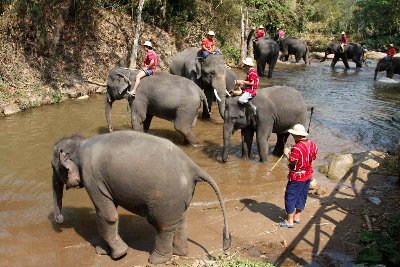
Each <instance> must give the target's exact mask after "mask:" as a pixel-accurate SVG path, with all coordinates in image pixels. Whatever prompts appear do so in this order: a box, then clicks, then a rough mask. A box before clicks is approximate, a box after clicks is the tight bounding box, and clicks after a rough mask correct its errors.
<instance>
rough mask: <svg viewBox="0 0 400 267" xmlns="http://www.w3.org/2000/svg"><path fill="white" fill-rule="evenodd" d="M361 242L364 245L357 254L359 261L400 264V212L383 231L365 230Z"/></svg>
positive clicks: (389, 221)
mask: <svg viewBox="0 0 400 267" xmlns="http://www.w3.org/2000/svg"><path fill="white" fill-rule="evenodd" d="M359 243H360V244H361V245H363V246H364V249H363V250H361V251H360V253H359V254H358V256H357V262H358V263H364V264H384V265H385V266H399V265H400V250H399V246H400V214H397V215H396V216H394V217H393V218H391V219H390V220H388V222H387V224H386V225H385V230H384V231H383V232H380V233H377V232H363V233H362V234H361V237H360V240H359Z"/></svg>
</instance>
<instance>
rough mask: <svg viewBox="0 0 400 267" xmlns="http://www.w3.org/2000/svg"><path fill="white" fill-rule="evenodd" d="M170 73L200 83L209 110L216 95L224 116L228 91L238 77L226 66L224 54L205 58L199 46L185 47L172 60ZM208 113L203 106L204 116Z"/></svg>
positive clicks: (232, 87) (220, 110) (219, 108)
mask: <svg viewBox="0 0 400 267" xmlns="http://www.w3.org/2000/svg"><path fill="white" fill-rule="evenodd" d="M170 73H172V74H174V75H179V76H182V77H186V78H188V79H190V80H192V81H194V82H195V83H196V84H197V85H199V86H200V87H201V88H202V89H203V90H204V93H205V95H206V97H207V103H208V111H209V112H211V106H212V100H213V99H214V96H215V98H216V100H217V103H218V110H219V113H220V115H221V117H223V115H224V108H225V98H226V93H227V91H228V92H229V91H232V90H233V89H234V87H235V80H237V79H238V78H237V76H236V74H235V73H234V72H233V71H231V70H230V69H227V68H226V66H225V61H224V56H223V55H217V54H211V55H209V56H208V57H207V58H206V59H203V58H202V57H201V52H200V50H199V48H196V47H192V48H188V49H185V50H183V51H182V52H180V53H178V54H177V55H176V56H175V58H174V60H173V61H172V62H171V65H170ZM208 114H209V113H207V112H205V110H204V106H203V117H207V116H208Z"/></svg>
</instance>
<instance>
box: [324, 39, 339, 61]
mask: <svg viewBox="0 0 400 267" xmlns="http://www.w3.org/2000/svg"><path fill="white" fill-rule="evenodd" d="M337 53H340V45H339V44H337V43H334V42H329V44H328V47H327V48H326V49H325V56H324V58H323V59H321V62H324V61H325V60H326V59H327V58H328V55H329V54H337Z"/></svg>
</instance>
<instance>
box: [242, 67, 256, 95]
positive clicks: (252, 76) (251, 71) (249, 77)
mask: <svg viewBox="0 0 400 267" xmlns="http://www.w3.org/2000/svg"><path fill="white" fill-rule="evenodd" d="M245 81H246V82H253V81H254V85H253V86H248V87H246V88H244V89H243V92H249V93H250V94H251V95H252V96H253V97H255V96H256V90H257V88H258V74H257V70H256V69H255V68H250V69H249V72H247V75H246V80H245Z"/></svg>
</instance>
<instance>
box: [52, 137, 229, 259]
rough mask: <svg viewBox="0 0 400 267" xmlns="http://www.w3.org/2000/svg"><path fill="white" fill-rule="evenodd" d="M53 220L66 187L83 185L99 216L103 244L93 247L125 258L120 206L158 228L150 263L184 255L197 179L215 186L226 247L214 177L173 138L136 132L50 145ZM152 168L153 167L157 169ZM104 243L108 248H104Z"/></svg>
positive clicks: (59, 215) (59, 218) (59, 220)
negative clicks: (119, 232)
mask: <svg viewBox="0 0 400 267" xmlns="http://www.w3.org/2000/svg"><path fill="white" fill-rule="evenodd" d="M51 164H52V168H53V196H54V218H55V221H56V222H57V223H59V224H61V223H63V221H64V218H63V215H62V213H61V212H62V197H63V189H64V185H66V188H67V189H68V188H71V187H78V186H80V187H85V189H86V191H87V192H88V194H89V196H90V199H91V200H92V202H93V204H94V206H95V208H96V214H97V222H98V228H99V233H100V236H101V238H102V241H105V243H106V244H104V243H103V244H102V245H101V246H100V247H97V248H96V250H97V252H98V253H101V254H110V253H111V257H112V258H113V259H119V258H121V257H123V256H124V255H125V254H126V253H127V251H128V246H127V245H126V243H125V242H124V241H123V240H122V239H121V237H120V236H119V234H118V212H117V207H118V206H121V207H123V208H125V209H127V210H128V211H130V212H133V213H135V214H137V215H140V216H143V217H146V219H147V221H148V222H149V223H150V224H152V225H153V226H154V227H155V228H156V230H157V233H156V238H155V249H154V250H153V252H152V253H151V255H150V258H149V261H150V262H151V263H154V264H157V263H163V262H166V261H168V260H170V259H171V258H172V255H173V254H175V255H187V254H188V244H187V237H186V223H185V219H186V214H187V208H188V207H189V205H190V202H191V200H192V196H193V194H194V190H195V186H196V183H197V182H203V181H204V182H207V183H208V184H210V186H211V187H212V188H213V189H214V191H215V193H216V195H217V197H218V200H219V203H220V206H221V209H222V212H223V216H224V230H223V248H224V250H226V249H228V248H229V246H230V242H231V239H230V233H229V231H228V224H227V216H226V210H225V206H224V202H223V199H222V196H221V193H220V191H219V188H218V186H217V184H216V183H215V181H214V180H213V179H212V178H211V176H209V175H208V174H207V173H206V172H205V171H203V170H202V169H201V168H200V167H199V166H198V165H196V164H195V163H194V162H193V161H192V160H191V159H190V158H189V157H188V156H187V155H186V154H185V153H184V152H183V151H182V150H181V149H180V148H178V147H177V146H176V145H174V144H173V143H172V142H170V141H168V140H166V139H163V138H159V137H156V136H152V135H147V134H144V133H140V132H132V131H119V132H114V133H109V134H104V135H97V136H94V137H91V138H82V137H79V136H73V137H69V138H65V139H62V140H60V141H58V142H57V143H56V144H55V146H54V149H53V157H52V162H51ZM155 166H156V168H155ZM104 245H106V246H104Z"/></svg>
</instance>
